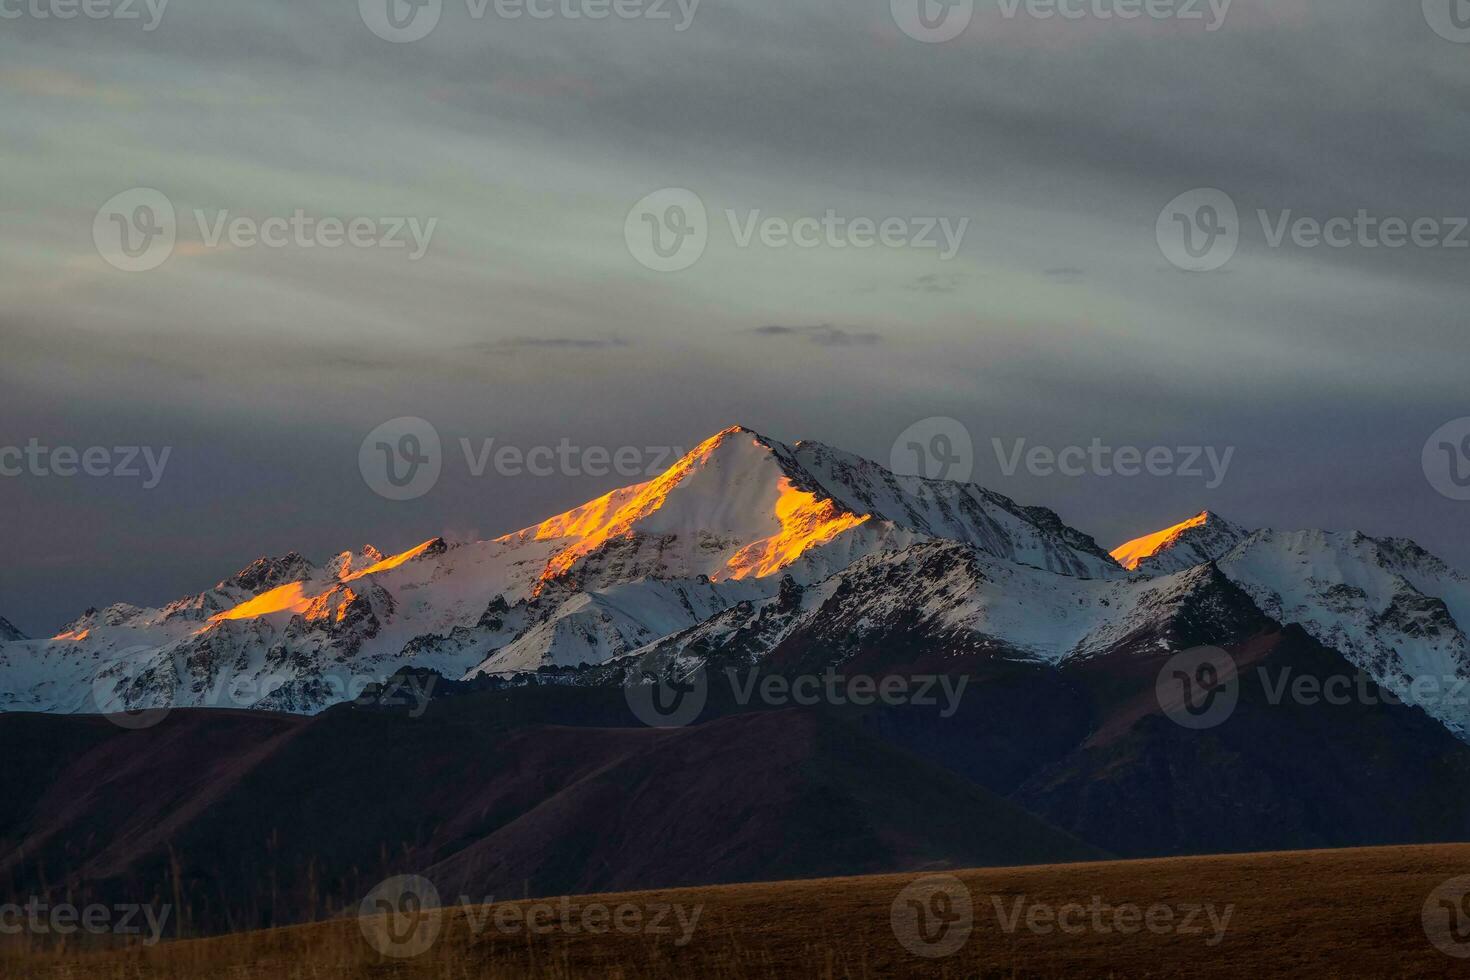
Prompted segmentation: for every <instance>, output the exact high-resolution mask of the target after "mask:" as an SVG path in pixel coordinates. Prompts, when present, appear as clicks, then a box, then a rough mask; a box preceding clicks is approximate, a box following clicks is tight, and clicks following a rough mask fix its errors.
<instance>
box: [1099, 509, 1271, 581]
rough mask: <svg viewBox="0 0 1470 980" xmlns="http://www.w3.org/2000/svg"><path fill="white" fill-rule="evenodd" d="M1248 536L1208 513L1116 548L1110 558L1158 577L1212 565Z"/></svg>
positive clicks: (1200, 513)
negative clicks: (1204, 564)
mask: <svg viewBox="0 0 1470 980" xmlns="http://www.w3.org/2000/svg"><path fill="white" fill-rule="evenodd" d="M1249 534H1250V532H1249V531H1247V530H1245V529H1244V528H1241V527H1237V526H1236V525H1234V524H1232V523H1230V522H1229V521H1227V520H1225V518H1223V517H1221V516H1219V515H1218V514H1212V513H1210V512H1209V511H1208V510H1204V511H1200V512H1199V513H1198V514H1196V515H1195V516H1193V517H1191V518H1189V519H1188V520H1186V521H1181V522H1180V523H1178V524H1175V525H1174V526H1172V527H1166V528H1164V529H1163V530H1162V531H1154V532H1153V533H1151V534H1145V535H1144V536H1143V537H1141V538H1134V539H1133V540H1132V541H1128V542H1125V543H1123V544H1120V545H1118V547H1116V548H1114V549H1113V551H1112V556H1113V558H1114V559H1115V560H1116V561H1117V562H1118V564H1120V565H1122V566H1123V567H1124V568H1126V569H1128V570H1129V571H1130V572H1132V571H1141V572H1145V573H1152V574H1159V573H1167V572H1178V571H1182V570H1184V569H1186V568H1192V567H1193V566H1195V565H1198V564H1200V563H1201V562H1207V561H1214V560H1215V559H1216V558H1219V557H1220V556H1221V555H1223V554H1225V553H1226V552H1227V551H1229V550H1230V549H1231V548H1233V547H1235V546H1236V545H1237V544H1239V543H1240V542H1242V541H1244V540H1245V539H1246V537H1247V536H1248V535H1249Z"/></svg>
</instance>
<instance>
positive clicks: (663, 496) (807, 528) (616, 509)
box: [533, 426, 868, 591]
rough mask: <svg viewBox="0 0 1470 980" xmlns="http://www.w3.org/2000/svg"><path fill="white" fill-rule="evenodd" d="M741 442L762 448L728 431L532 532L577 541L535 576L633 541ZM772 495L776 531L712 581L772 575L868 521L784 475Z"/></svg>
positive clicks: (546, 577)
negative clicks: (678, 493)
mask: <svg viewBox="0 0 1470 980" xmlns="http://www.w3.org/2000/svg"><path fill="white" fill-rule="evenodd" d="M742 437H749V438H750V439H751V442H752V444H753V445H755V446H761V445H763V444H762V443H761V442H760V440H759V439H757V438H756V437H755V434H754V433H752V432H750V431H749V430H747V429H743V428H741V427H740V426H733V427H731V428H729V429H725V430H724V431H723V432H720V433H718V434H716V435H714V436H711V437H710V438H709V439H706V440H705V441H704V442H702V443H700V444H699V445H698V446H696V447H695V448H694V449H693V450H692V451H691V452H690V453H688V454H687V455H686V456H684V457H683V458H682V459H680V460H679V461H678V462H677V463H675V464H674V465H673V466H672V467H670V468H669V469H668V470H667V471H666V472H664V473H663V474H661V475H659V476H658V477H656V478H655V479H653V480H651V481H650V482H648V483H643V484H639V485H637V486H632V487H625V488H623V489H621V490H614V491H613V492H612V493H609V494H607V495H606V496H603V497H599V498H598V499H596V500H594V501H592V502H591V503H588V504H584V505H583V506H581V507H579V508H577V509H576V510H573V511H570V512H568V513H566V514H562V515H560V516H558V517H554V518H552V519H551V520H548V521H545V522H544V523H541V524H538V525H536V527H535V528H534V529H533V530H534V534H535V539H536V540H537V541H548V540H557V539H562V538H575V539H577V540H576V542H575V543H574V544H571V545H570V546H568V547H566V548H564V549H562V550H561V551H558V552H557V553H556V554H554V555H552V556H551V558H550V559H549V560H548V561H547V562H546V567H545V569H544V570H543V571H542V572H541V576H540V581H541V583H543V584H544V583H546V582H549V581H552V580H554V579H556V578H559V577H561V576H563V575H565V574H566V573H567V572H569V571H571V569H572V567H573V566H575V565H576V563H577V562H578V561H579V560H580V559H582V558H584V557H586V556H587V555H590V554H591V553H593V552H594V551H596V550H597V549H598V548H600V547H602V546H603V545H605V544H607V543H608V542H609V541H614V540H617V539H619V538H627V537H631V536H633V535H634V534H635V533H636V526H637V525H638V523H639V522H641V521H644V520H646V519H648V518H650V517H651V516H652V515H654V514H656V513H657V512H658V511H659V510H660V509H661V508H663V507H664V505H665V503H666V502H667V501H668V499H669V495H670V494H671V493H672V492H673V491H674V490H675V489H677V488H678V487H679V486H680V484H682V483H684V482H685V480H686V479H689V478H690V477H691V476H692V475H694V474H695V473H696V471H699V470H701V468H702V467H704V466H705V465H706V464H709V463H711V461H712V459H713V457H714V456H715V454H716V452H717V451H718V450H719V449H720V447H721V446H723V445H726V444H727V443H729V442H730V440H732V439H738V438H742ZM731 445H734V444H733V443H731ZM774 488H775V492H776V500H775V502H774V506H773V509H772V511H771V517H772V518H773V521H772V523H774V524H776V525H777V526H778V527H779V528H780V530H779V531H778V532H777V533H775V534H774V535H771V536H769V537H765V538H762V539H761V540H759V541H753V542H751V543H750V544H748V545H746V547H744V548H742V549H741V550H740V551H739V552H738V553H737V554H736V555H734V556H733V557H732V558H731V559H730V560H729V561H728V562H727V563H726V565H725V570H724V571H722V572H720V573H718V574H716V575H713V576H712V577H713V578H716V579H720V578H730V579H742V578H752V577H759V576H765V575H771V574H774V573H775V572H778V571H780V570H781V569H783V568H785V567H786V566H788V565H790V564H791V563H793V562H795V561H796V560H797V559H799V558H800V557H801V556H802V554H804V553H805V552H806V551H807V550H808V549H810V548H813V547H816V546H818V545H823V544H826V543H827V542H829V541H831V540H832V539H833V538H835V537H837V535H839V534H841V533H842V532H843V531H846V530H848V529H850V528H853V527H856V526H857V525H859V524H862V523H863V522H865V521H866V520H868V518H867V516H865V515H858V514H851V513H846V512H844V511H842V510H841V509H839V508H838V507H837V506H836V505H834V504H833V503H832V502H831V501H829V500H818V499H817V497H816V495H815V494H812V493H808V492H806V491H803V490H799V489H797V488H796V487H794V486H792V484H791V481H790V480H789V479H787V478H786V477H784V476H782V477H781V478H780V479H779V481H777V482H776V483H775V484H774ZM747 540H748V539H747ZM539 590H540V587H539V586H538V589H537V591H539Z"/></svg>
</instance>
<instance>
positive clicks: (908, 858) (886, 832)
mask: <svg viewBox="0 0 1470 980" xmlns="http://www.w3.org/2000/svg"><path fill="white" fill-rule="evenodd" d="M517 693H521V692H517ZM608 693H609V692H606V691H579V690H575V689H572V690H563V691H560V692H557V694H559V695H561V696H559V697H558V696H553V697H550V698H547V699H544V700H543V701H542V703H541V704H539V705H538V706H535V707H532V708H530V709H529V711H528V713H529V714H540V715H541V716H542V717H541V718H540V719H537V720H534V721H530V720H528V721H524V722H514V723H510V724H507V722H506V721H505V718H504V716H503V715H501V714H499V713H497V712H496V711H495V710H494V708H495V704H494V703H493V702H494V701H496V700H498V699H500V698H501V697H502V696H501V695H479V696H474V697H468V698H465V699H464V701H465V703H463V704H449V703H445V704H444V705H443V706H442V707H440V708H438V709H436V710H434V711H431V712H429V713H428V714H427V715H425V716H424V717H422V718H408V717H405V716H402V715H395V714H389V713H385V712H367V711H360V710H355V709H352V708H350V707H349V708H344V709H336V710H333V711H329V712H327V713H325V714H323V715H321V716H318V717H316V718H312V719H306V718H299V717H292V716H281V715H270V714H263V713H251V714H246V713H228V714H225V713H218V712H199V711H181V712H177V713H174V714H172V715H170V716H169V717H168V718H167V719H165V720H164V721H163V722H162V723H161V724H159V725H158V726H156V727H155V728H151V729H147V730H143V731H135V732H124V731H122V730H120V729H117V728H114V727H113V726H111V725H110V724H109V723H108V722H106V721H104V720H102V719H98V718H74V717H49V716H39V715H7V716H4V717H0V732H3V737H4V739H5V744H6V745H7V746H9V747H10V752H11V753H12V754H13V755H14V757H16V758H18V759H19V760H20V765H19V766H18V767H17V770H16V776H17V778H16V780H15V781H14V783H10V784H9V785H8V786H7V789H8V790H9V791H10V792H8V793H7V799H6V801H5V804H4V809H3V810H0V817H3V820H0V839H3V853H4V854H5V855H6V857H5V858H4V861H3V863H0V882H3V883H4V888H5V889H6V890H8V891H10V892H14V893H15V894H32V893H36V892H37V891H38V890H39V891H40V892H41V893H47V892H49V891H50V890H52V889H55V890H57V891H71V892H72V894H73V895H78V894H89V895H93V896H108V895H127V896H130V898H131V900H135V901H136V900H138V896H151V897H154V898H156V899H158V900H164V901H166V900H169V898H170V896H172V895H174V894H175V888H176V887H177V888H178V889H179V892H178V893H179V894H183V895H187V896H189V898H190V902H191V903H192V908H191V909H190V910H189V915H190V916H192V919H190V918H187V917H186V918H185V919H184V921H183V922H182V923H181V924H182V925H183V926H184V927H186V928H192V929H203V930H218V929H226V928H228V929H238V928H242V927H244V926H247V925H259V924H268V923H279V922H285V921H296V920H300V919H305V918H311V917H315V916H322V915H332V914H337V913H339V912H341V911H343V910H344V909H347V908H352V907H355V904H356V903H357V902H358V901H359V900H360V899H361V897H362V896H363V895H364V894H365V893H366V892H367V891H368V890H369V889H371V888H372V886H373V885H375V884H376V883H377V882H378V881H379V880H381V879H382V878H384V877H386V876H388V875H391V874H397V873H404V872H414V873H423V874H426V875H428V876H429V877H430V878H431V880H433V881H435V882H436V884H437V885H438V887H439V888H440V889H441V892H442V893H443V894H445V895H452V896H457V895H460V894H465V895H471V896H473V897H475V898H476V899H477V900H483V899H484V897H485V896H496V897H512V896H516V897H519V896H524V895H556V894H575V893H585V892H592V891H609V890H619V889H630V888H638V887H646V886H652V885H660V884H667V885H674V884H685V885H688V884H695V883H710V882H736V881H751V880H758V879H778V878H803V877H814V876H829V875H840V874H857V873H862V872H865V871H875V872H876V871H885V870H906V869H916V868H927V867H961V866H973V865H996V864H1022V863H1036V862H1053V861H1069V860H1078V859H1084V858H1090V857H1097V856H1099V855H1101V854H1102V852H1101V851H1099V850H1097V849H1095V848H1092V847H1089V846H1087V845H1085V844H1083V843H1082V842H1080V841H1078V840H1076V839H1075V838H1073V837H1071V836H1070V835H1068V834H1066V833H1063V832H1061V831H1058V830H1055V829H1053V828H1051V827H1049V826H1047V825H1046V824H1045V823H1044V822H1043V821H1040V820H1037V819H1036V818H1035V817H1032V816H1031V815H1029V814H1027V813H1026V812H1025V811H1024V810H1022V809H1021V808H1019V807H1018V806H1016V805H1015V804H1013V803H1010V802H1008V801H1006V800H1004V799H1002V798H1001V797H999V796H998V795H996V794H993V793H991V792H990V791H988V790H986V789H984V788H983V787H981V786H979V785H976V784H974V783H972V782H969V781H967V780H965V779H963V778H961V777H959V776H958V775H956V774H954V773H951V772H948V771H946V770H945V769H943V768H941V767H939V766H936V765H933V764H930V763H927V762H925V761H923V760H921V759H918V758H916V757H914V756H912V755H911V754H909V753H906V752H904V751H902V750H900V749H897V748H894V747H891V746H889V745H888V744H886V743H884V742H883V741H881V740H880V739H878V738H876V737H875V736H873V735H872V734H869V733H865V732H863V731H862V730H861V729H859V728H857V727H855V726H853V725H850V724H848V723H847V722H845V721H843V720H842V719H839V718H837V717H834V716H833V715H831V714H830V713H826V712H820V711H803V710H784V711H762V712H749V713H738V714H731V715H726V716H723V717H719V718H716V719H714V720H711V721H709V722H707V723H705V724H701V725H696V726H692V727H689V728H686V729H678V730H668V731H665V730H655V729H649V728H644V727H631V725H632V724H633V720H632V719H631V717H628V715H627V709H626V708H624V709H623V716H624V717H623V722H624V727H621V728H606V727H590V726H586V725H584V724H579V723H578V722H581V721H585V720H586V719H588V718H595V717H597V716H599V715H601V714H604V713H607V712H608V707H609V706H608V705H607V704H606V703H604V702H605V700H606V695H607V694H608ZM614 696H615V697H616V698H617V700H618V702H619V703H621V701H622V698H621V695H620V694H616V693H614ZM535 698H536V692H530V697H529V698H527V700H534V699H535ZM471 701H474V702H478V703H476V704H474V705H471V704H470V703H469V702H471ZM472 707H473V709H474V710H470V709H471V708H472ZM558 716H560V717H562V718H565V719H567V720H568V721H571V722H572V723H570V724H557V723H555V719H556V718H557V717H558ZM267 896H269V898H267Z"/></svg>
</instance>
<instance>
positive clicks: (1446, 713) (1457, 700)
mask: <svg viewBox="0 0 1470 980" xmlns="http://www.w3.org/2000/svg"><path fill="white" fill-rule="evenodd" d="M1218 564H1219V568H1220V570H1221V571H1222V572H1223V573H1224V574H1225V575H1226V576H1228V577H1229V578H1230V579H1231V580H1232V581H1234V582H1235V583H1237V584H1238V585H1239V586H1240V587H1241V588H1242V589H1244V590H1245V591H1246V592H1248V593H1249V594H1250V595H1251V596H1252V598H1254V599H1255V601H1256V602H1257V603H1258V604H1259V605H1260V606H1261V608H1262V609H1264V610H1265V611H1266V612H1267V613H1268V614H1269V615H1271V616H1272V617H1273V618H1275V619H1277V620H1280V621H1281V622H1286V623H1298V624H1300V625H1301V626H1302V628H1303V629H1305V630H1307V632H1309V633H1311V634H1312V636H1313V637H1315V638H1316V639H1317V640H1318V642H1320V643H1322V644H1323V645H1324V646H1328V647H1332V648H1333V649H1336V650H1337V651H1339V652H1340V653H1342V654H1343V656H1345V657H1346V658H1347V659H1348V660H1349V661H1350V662H1351V663H1353V664H1354V665H1355V666H1357V667H1360V668H1362V669H1363V670H1364V671H1366V672H1367V673H1368V674H1369V675H1370V676H1371V677H1372V678H1373V679H1374V680H1375V681H1377V682H1378V683H1379V684H1381V685H1383V686H1384V687H1386V688H1388V689H1389V690H1391V691H1393V692H1394V693H1395V694H1397V695H1398V696H1399V697H1401V698H1403V699H1404V700H1405V701H1408V702H1409V703H1410V704H1418V705H1420V706H1421V707H1423V708H1424V709H1425V711H1427V712H1429V714H1431V715H1433V716H1434V717H1436V718H1439V719H1440V720H1441V721H1443V722H1445V723H1446V724H1447V725H1449V726H1450V727H1451V728H1452V729H1453V730H1455V731H1456V732H1457V733H1460V734H1465V733H1466V732H1470V705H1467V704H1466V703H1464V702H1465V701H1466V699H1467V693H1470V641H1467V638H1466V635H1465V632H1464V630H1465V625H1466V624H1470V579H1467V578H1466V577H1465V576H1464V575H1462V574H1460V573H1459V572H1457V571H1455V570H1454V569H1452V568H1450V567H1449V566H1447V565H1446V564H1445V563H1444V562H1442V561H1440V560H1439V559H1438V558H1436V557H1434V556H1433V555H1431V554H1429V553H1428V552H1427V551H1425V550H1424V549H1422V548H1420V547H1419V546H1418V545H1416V544H1414V543H1413V542H1412V541H1405V540H1402V539H1388V538H1371V537H1368V536H1367V535H1364V534H1360V533H1357V532H1351V533H1335V532H1330V531H1270V530H1266V531H1257V532H1256V533H1255V534H1253V535H1251V536H1250V537H1249V538H1248V539H1246V540H1245V541H1243V542H1241V544H1239V545H1237V546H1236V547H1235V548H1234V549H1232V550H1231V551H1230V552H1229V553H1228V554H1226V555H1225V556H1224V557H1222V558H1221V559H1220V560H1219V563H1218ZM1462 683H1464V684H1465V685H1466V686H1465V687H1464V688H1463V689H1462V688H1461V684H1462Z"/></svg>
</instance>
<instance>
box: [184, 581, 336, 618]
mask: <svg viewBox="0 0 1470 980" xmlns="http://www.w3.org/2000/svg"><path fill="white" fill-rule="evenodd" d="M313 598H314V597H312V596H308V595H307V594H306V583H305V582H291V583H289V584H287V585H282V586H279V587H277V588H274V589H271V590H270V591H269V592H262V593H261V594H260V595H258V596H256V597H255V598H254V599H247V600H245V601H244V602H242V603H240V604H239V605H238V606H236V607H234V608H233V609H227V610H225V611H224V612H222V613H220V614H218V615H216V616H214V617H213V618H211V619H210V622H211V623H217V622H220V621H221V620H225V619H255V618H257V617H259V616H269V615H270V614H271V613H278V612H286V611H287V610H290V611H291V612H293V613H299V612H305V611H306V609H307V607H309V606H310V605H311V603H312V599H313Z"/></svg>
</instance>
